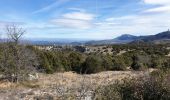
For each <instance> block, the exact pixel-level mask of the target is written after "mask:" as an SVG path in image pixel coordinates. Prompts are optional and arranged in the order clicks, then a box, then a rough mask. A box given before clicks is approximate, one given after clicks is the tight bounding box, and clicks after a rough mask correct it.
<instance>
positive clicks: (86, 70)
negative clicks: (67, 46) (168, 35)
mask: <svg viewBox="0 0 170 100" xmlns="http://www.w3.org/2000/svg"><path fill="white" fill-rule="evenodd" d="M31 48H32V50H33V51H34V52H35V53H36V54H37V57H38V61H39V66H38V69H39V70H41V71H44V72H46V73H54V72H63V71H74V72H77V73H82V74H91V73H97V72H101V71H115V70H116V71H117V70H145V69H147V68H160V69H163V68H164V69H166V68H170V58H169V57H168V56H166V55H168V53H169V50H168V49H167V47H166V46H165V45H114V46H113V50H114V51H117V53H119V52H120V51H122V50H125V51H126V52H125V53H123V54H121V55H117V54H115V53H113V55H109V54H106V55H104V54H96V53H90V54H85V53H81V52H75V51H70V50H68V51H55V50H54V51H46V50H39V49H36V48H33V47H31Z"/></svg>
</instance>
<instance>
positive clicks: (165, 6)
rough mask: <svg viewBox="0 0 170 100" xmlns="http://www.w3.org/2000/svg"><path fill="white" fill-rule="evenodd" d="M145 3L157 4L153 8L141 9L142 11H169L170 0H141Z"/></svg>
mask: <svg viewBox="0 0 170 100" xmlns="http://www.w3.org/2000/svg"><path fill="white" fill-rule="evenodd" d="M143 2H144V3H145V4H149V5H159V6H157V7H154V8H150V9H147V10H145V11H143V12H144V13H169V12H170V0H143Z"/></svg>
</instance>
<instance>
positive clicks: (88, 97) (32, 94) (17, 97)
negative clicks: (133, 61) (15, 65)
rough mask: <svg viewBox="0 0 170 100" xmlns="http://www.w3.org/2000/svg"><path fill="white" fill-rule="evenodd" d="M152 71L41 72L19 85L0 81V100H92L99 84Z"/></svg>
mask: <svg viewBox="0 0 170 100" xmlns="http://www.w3.org/2000/svg"><path fill="white" fill-rule="evenodd" d="M150 71H152V70H148V71H145V72H143V71H137V72H135V71H108V72H101V73H97V74H91V75H79V74H76V73H73V72H65V73H55V74H48V75H47V74H41V73H40V74H39V78H38V79H37V80H34V81H29V82H23V83H19V84H13V83H10V82H6V81H3V82H0V100H92V94H93V91H94V90H95V89H96V88H97V87H98V86H102V85H108V84H111V83H113V82H115V81H116V80H121V79H123V78H132V77H140V76H144V75H148V73H149V72H150Z"/></svg>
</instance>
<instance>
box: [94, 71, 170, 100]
mask: <svg viewBox="0 0 170 100" xmlns="http://www.w3.org/2000/svg"><path fill="white" fill-rule="evenodd" d="M168 77H170V74H169V72H168V71H166V72H163V71H156V72H154V74H152V75H151V76H149V77H143V78H137V79H134V78H132V79H123V80H121V81H118V82H116V83H114V84H111V85H108V86H103V87H99V88H98V89H97V90H96V91H95V93H96V94H95V97H96V99H97V100H169V99H170V80H169V78H168Z"/></svg>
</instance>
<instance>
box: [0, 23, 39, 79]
mask: <svg viewBox="0 0 170 100" xmlns="http://www.w3.org/2000/svg"><path fill="white" fill-rule="evenodd" d="M25 32H26V31H25V30H24V29H22V28H20V27H18V26H16V25H11V26H7V27H6V34H7V35H8V37H9V39H8V40H9V41H7V42H6V43H4V44H3V46H2V48H3V51H2V54H1V58H0V68H1V70H2V71H3V74H4V75H5V77H6V78H7V79H9V80H10V81H12V82H19V81H22V80H25V79H27V78H28V76H29V74H30V73H33V72H34V71H35V67H36V66H37V65H38V63H37V60H36V55H35V53H34V52H33V51H32V50H31V49H28V48H26V46H23V45H20V44H19V40H20V39H21V37H22V36H23V35H24V34H25Z"/></svg>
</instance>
